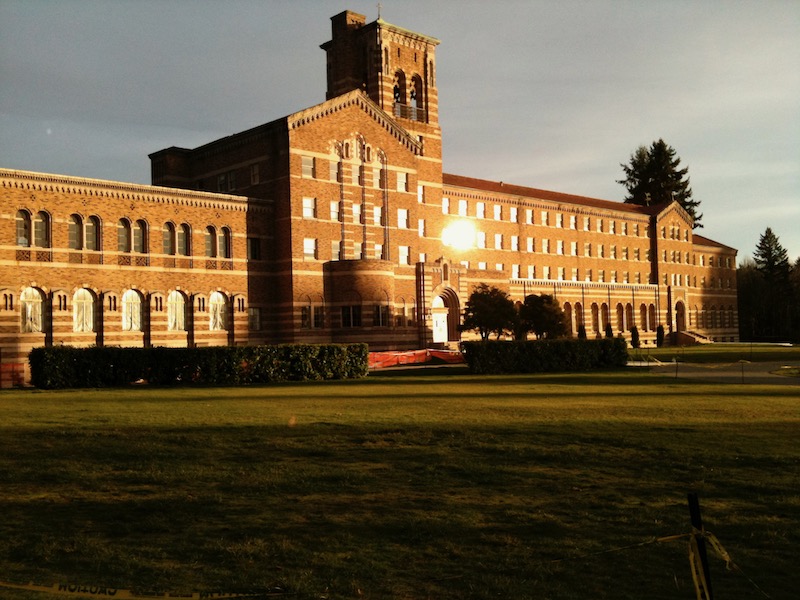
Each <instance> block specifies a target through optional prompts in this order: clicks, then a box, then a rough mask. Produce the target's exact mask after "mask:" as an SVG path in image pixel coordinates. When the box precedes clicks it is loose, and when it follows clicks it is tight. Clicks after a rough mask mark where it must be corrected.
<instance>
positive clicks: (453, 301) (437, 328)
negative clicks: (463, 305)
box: [431, 288, 461, 344]
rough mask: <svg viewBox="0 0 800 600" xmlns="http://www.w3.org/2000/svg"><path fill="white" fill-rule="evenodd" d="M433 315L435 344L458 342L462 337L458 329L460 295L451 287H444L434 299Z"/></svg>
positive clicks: (432, 304)
mask: <svg viewBox="0 0 800 600" xmlns="http://www.w3.org/2000/svg"><path fill="white" fill-rule="evenodd" d="M431 316H432V321H433V322H432V326H433V343H434V344H444V343H447V342H457V341H458V340H459V339H461V336H460V333H459V331H458V325H459V304H458V296H457V295H456V293H455V292H454V291H453V290H451V289H450V288H447V289H444V290H442V292H441V293H440V294H439V295H438V296H436V297H435V298H434V299H433V302H432V303H431Z"/></svg>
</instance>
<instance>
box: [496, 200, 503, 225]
mask: <svg viewBox="0 0 800 600" xmlns="http://www.w3.org/2000/svg"><path fill="white" fill-rule="evenodd" d="M494 220H495V221H502V220H503V207H502V206H500V205H499V204H495V205H494Z"/></svg>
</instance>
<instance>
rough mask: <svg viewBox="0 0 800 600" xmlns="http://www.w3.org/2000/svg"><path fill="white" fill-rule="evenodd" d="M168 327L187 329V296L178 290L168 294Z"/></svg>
mask: <svg viewBox="0 0 800 600" xmlns="http://www.w3.org/2000/svg"><path fill="white" fill-rule="evenodd" d="M167 329H168V330H169V331H186V298H185V297H184V295H183V294H182V293H181V292H179V291H177V290H174V291H172V292H170V293H169V296H167Z"/></svg>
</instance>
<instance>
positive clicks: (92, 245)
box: [84, 215, 102, 250]
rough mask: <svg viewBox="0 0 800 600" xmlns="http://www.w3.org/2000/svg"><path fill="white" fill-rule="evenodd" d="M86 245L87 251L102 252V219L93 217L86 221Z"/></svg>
mask: <svg viewBox="0 0 800 600" xmlns="http://www.w3.org/2000/svg"><path fill="white" fill-rule="evenodd" d="M84 245H85V248H86V249H87V250H100V249H101V248H102V246H101V244H100V217H95V216H94V215H92V216H91V217H89V218H88V219H87V220H86V232H85V237H84Z"/></svg>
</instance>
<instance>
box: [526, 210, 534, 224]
mask: <svg viewBox="0 0 800 600" xmlns="http://www.w3.org/2000/svg"><path fill="white" fill-rule="evenodd" d="M525 223H526V224H527V225H533V209H532V208H526V209H525Z"/></svg>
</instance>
